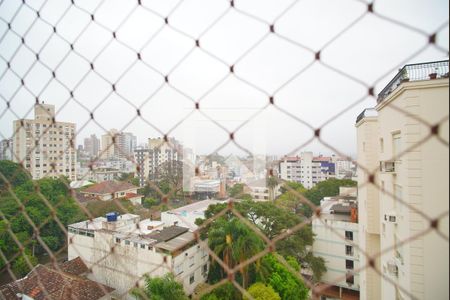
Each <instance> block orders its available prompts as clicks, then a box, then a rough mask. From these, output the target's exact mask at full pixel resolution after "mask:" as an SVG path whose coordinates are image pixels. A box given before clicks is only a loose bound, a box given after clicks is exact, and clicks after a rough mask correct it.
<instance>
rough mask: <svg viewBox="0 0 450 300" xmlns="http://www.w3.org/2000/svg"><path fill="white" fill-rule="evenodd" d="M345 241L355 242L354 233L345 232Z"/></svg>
mask: <svg viewBox="0 0 450 300" xmlns="http://www.w3.org/2000/svg"><path fill="white" fill-rule="evenodd" d="M345 239H346V240H349V241H353V232H352V231H346V232H345Z"/></svg>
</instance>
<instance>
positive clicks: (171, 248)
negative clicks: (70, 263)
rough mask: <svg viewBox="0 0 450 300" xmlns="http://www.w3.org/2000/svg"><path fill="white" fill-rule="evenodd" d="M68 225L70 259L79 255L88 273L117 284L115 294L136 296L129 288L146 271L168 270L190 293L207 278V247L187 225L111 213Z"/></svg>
mask: <svg viewBox="0 0 450 300" xmlns="http://www.w3.org/2000/svg"><path fill="white" fill-rule="evenodd" d="M68 227H69V228H68V231H69V233H68V240H69V241H71V242H70V243H69V245H68V257H69V259H71V258H73V257H77V256H80V257H81V258H82V259H83V261H84V262H85V263H86V265H87V266H88V267H89V268H90V269H91V270H92V273H91V275H90V278H91V279H92V280H95V281H97V282H100V283H102V284H106V285H108V286H111V287H113V288H115V289H116V291H115V294H114V295H115V297H117V298H125V299H135V298H134V297H133V296H131V295H130V294H129V293H130V291H131V289H133V288H134V287H136V285H137V284H139V285H140V286H142V285H143V284H144V279H145V277H144V275H149V276H150V277H156V276H164V275H165V274H167V273H170V272H171V273H173V274H174V275H175V278H176V279H177V280H178V281H179V282H180V283H182V285H183V288H184V291H185V292H186V294H188V295H191V294H192V293H193V292H194V289H195V288H196V287H197V285H199V284H200V283H203V282H205V280H206V276H207V272H208V269H209V261H208V252H207V251H206V250H204V249H202V248H201V247H200V245H198V243H197V240H196V238H195V236H194V233H192V232H190V231H189V229H188V228H185V227H179V226H170V227H163V223H162V222H160V221H151V220H149V219H146V220H142V221H141V220H140V217H139V216H137V215H132V214H125V215H120V216H118V215H117V214H114V213H111V214H107V216H106V218H105V217H99V218H95V219H93V220H91V221H83V222H79V223H76V224H72V225H69V226H68Z"/></svg>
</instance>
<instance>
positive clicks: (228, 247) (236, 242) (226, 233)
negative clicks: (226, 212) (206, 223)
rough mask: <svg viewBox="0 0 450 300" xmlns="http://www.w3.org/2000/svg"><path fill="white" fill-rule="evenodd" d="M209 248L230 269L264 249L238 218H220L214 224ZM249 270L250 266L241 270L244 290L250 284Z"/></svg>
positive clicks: (223, 274) (210, 233) (210, 232)
mask: <svg viewBox="0 0 450 300" xmlns="http://www.w3.org/2000/svg"><path fill="white" fill-rule="evenodd" d="M208 246H209V247H210V249H211V250H213V251H214V253H216V254H217V256H219V257H220V258H221V259H222V260H223V262H224V263H225V264H226V265H227V266H228V267H229V268H230V269H232V268H234V267H235V266H237V265H238V264H240V263H243V262H245V261H246V260H247V259H250V258H251V257H252V256H254V255H255V254H257V253H258V252H259V251H261V250H262V249H263V248H264V247H263V243H262V241H261V240H260V239H259V238H258V237H257V236H256V234H255V233H254V232H253V231H252V230H251V229H249V228H248V227H247V226H246V225H244V224H243V223H242V222H241V221H240V220H239V219H238V218H236V217H231V219H230V220H226V219H225V218H219V219H218V220H216V222H214V224H213V225H212V226H211V229H210V230H209V232H208ZM248 270H249V266H248V265H247V266H245V267H242V268H241V269H240V270H239V271H240V272H241V274H242V286H243V287H244V288H247V286H248V283H249V282H248V281H249V280H248V278H249V274H248ZM221 275H222V277H225V275H226V274H225V273H224V272H223V270H221Z"/></svg>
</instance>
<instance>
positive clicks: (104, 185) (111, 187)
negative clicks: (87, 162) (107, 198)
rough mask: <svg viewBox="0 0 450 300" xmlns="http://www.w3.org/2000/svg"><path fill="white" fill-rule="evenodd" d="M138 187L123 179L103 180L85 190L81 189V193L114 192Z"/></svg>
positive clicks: (101, 193)
mask: <svg viewBox="0 0 450 300" xmlns="http://www.w3.org/2000/svg"><path fill="white" fill-rule="evenodd" d="M137 188H138V187H137V186H135V185H132V184H131V183H128V182H122V181H103V182H100V183H97V184H94V185H93V186H90V187H88V188H86V189H85V190H83V191H81V193H88V194H100V195H104V194H113V193H117V192H122V191H127V190H131V189H137Z"/></svg>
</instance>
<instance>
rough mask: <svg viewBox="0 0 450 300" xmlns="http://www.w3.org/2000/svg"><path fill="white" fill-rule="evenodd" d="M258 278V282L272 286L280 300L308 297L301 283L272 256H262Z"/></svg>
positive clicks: (302, 299) (305, 288)
mask: <svg viewBox="0 0 450 300" xmlns="http://www.w3.org/2000/svg"><path fill="white" fill-rule="evenodd" d="M259 276H260V277H259V281H261V282H263V283H265V284H268V285H270V286H272V287H273V289H274V290H275V291H276V292H277V293H278V294H279V295H280V297H281V299H282V300H304V299H307V297H308V289H307V287H306V286H305V284H304V283H303V281H301V280H300V279H299V278H298V277H296V276H295V275H294V274H292V273H291V272H290V271H289V270H288V269H287V268H286V267H285V266H284V265H283V264H281V263H280V262H279V261H278V260H277V259H276V258H275V256H274V255H272V254H269V255H266V256H264V257H263V259H262V260H261V268H260V273H259Z"/></svg>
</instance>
